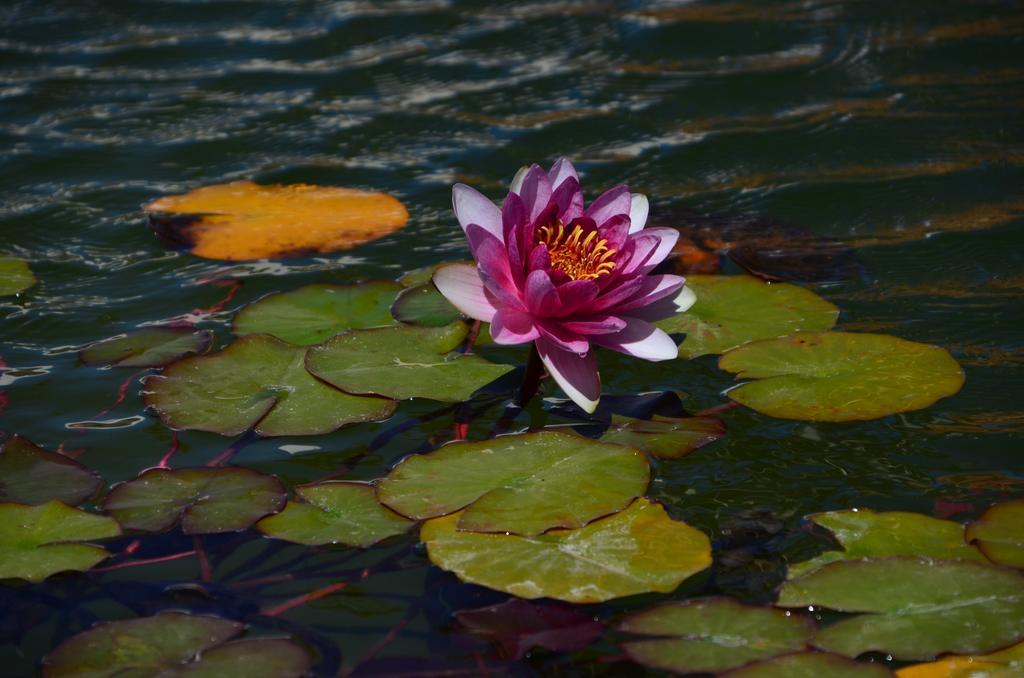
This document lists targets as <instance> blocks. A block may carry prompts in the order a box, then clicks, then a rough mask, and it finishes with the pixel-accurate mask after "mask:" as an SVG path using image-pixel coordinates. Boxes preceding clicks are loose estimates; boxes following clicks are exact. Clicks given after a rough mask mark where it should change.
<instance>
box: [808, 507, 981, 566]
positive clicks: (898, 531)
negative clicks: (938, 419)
mask: <svg viewBox="0 0 1024 678" xmlns="http://www.w3.org/2000/svg"><path fill="white" fill-rule="evenodd" d="M808 517H809V518H810V519H811V520H812V521H814V522H815V523H817V524H818V525H821V526H822V527H824V528H826V529H827V530H829V531H831V532H832V534H834V535H835V537H836V539H837V540H838V541H839V543H840V544H841V545H842V547H843V549H844V550H842V551H826V552H824V553H822V554H821V555H819V556H815V557H814V558H812V559H811V560H806V561H804V562H802V563H795V564H793V565H790V566H789V572H788V576H789V578H790V579H793V578H795V577H802V576H804V575H805V574H809V573H811V572H813V571H814V570H817V569H818V568H819V567H822V566H823V565H827V564H829V563H831V562H835V561H837V560H856V559H858V558H883V557H888V556H918V557H921V558H933V559H935V560H974V561H978V562H985V557H984V556H983V555H982V554H981V552H980V551H978V549H976V548H974V547H973V546H971V545H969V544H967V543H966V542H965V541H964V526H963V525H961V524H960V523H955V522H953V521H951V520H939V519H938V518H932V517H931V516H925V515H921V514H919V513H905V512H903V511H888V512H884V513H876V512H874V511H872V510H870V509H854V510H850V511H830V512H828V513H816V514H814V515H811V516H808Z"/></svg>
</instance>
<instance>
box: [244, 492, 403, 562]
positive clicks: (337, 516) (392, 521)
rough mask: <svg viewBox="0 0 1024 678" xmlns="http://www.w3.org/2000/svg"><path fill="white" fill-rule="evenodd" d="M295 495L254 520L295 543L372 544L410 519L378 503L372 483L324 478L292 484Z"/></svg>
mask: <svg viewBox="0 0 1024 678" xmlns="http://www.w3.org/2000/svg"><path fill="white" fill-rule="evenodd" d="M295 494H296V496H297V499H296V500H294V501H289V502H288V504H287V506H285V507H284V510H283V511H281V512H280V513H277V514H275V515H272V516H268V517H266V518H264V519H263V520H261V521H260V522H259V523H257V524H256V529H258V530H259V531H260V532H262V533H263V534H265V535H267V536H268V537H274V538H275V539H283V540H285V541H290V542H295V543H297V544H306V545H309V546H320V545H322V544H345V545H347V546H360V547H364V548H365V547H367V546H371V545H373V544H375V543H377V542H379V541H381V540H382V539H387V538H388V537H393V536H395V535H399V534H402V533H404V532H406V531H407V530H408V529H409V528H410V527H411V526H412V524H413V521H411V520H409V519H408V518H405V517H404V516H400V515H398V514H397V513H395V512H394V511H392V510H391V509H389V508H387V507H385V506H381V505H380V503H378V501H377V494H376V492H375V490H374V488H373V485H370V484H368V483H354V482H343V481H327V482H322V483H315V484H312V485H303V486H300V487H296V488H295Z"/></svg>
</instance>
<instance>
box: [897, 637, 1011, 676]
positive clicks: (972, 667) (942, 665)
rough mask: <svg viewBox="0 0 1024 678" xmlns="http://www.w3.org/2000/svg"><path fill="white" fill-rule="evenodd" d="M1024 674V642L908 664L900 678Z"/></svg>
mask: <svg viewBox="0 0 1024 678" xmlns="http://www.w3.org/2000/svg"><path fill="white" fill-rule="evenodd" d="M1020 675H1024V643H1017V644H1016V645H1013V646H1011V647H1008V648H1006V649H1005V650H999V651H998V652H992V653H991V654H974V655H971V654H967V655H959V654H953V655H946V656H945V657H942V658H941V659H939V660H938V661H934V662H928V663H927V664H914V665H912V666H906V667H904V668H902V669H900V670H899V671H897V672H896V676H897V678H1009V677H1010V676H1020Z"/></svg>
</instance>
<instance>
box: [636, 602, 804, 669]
mask: <svg viewBox="0 0 1024 678" xmlns="http://www.w3.org/2000/svg"><path fill="white" fill-rule="evenodd" d="M619 628H620V629H621V630H623V631H627V632H629V633H635V634H641V635H646V636H660V637H658V638H654V639H649V640H634V641H629V642H627V643H625V644H624V647H625V649H626V653H627V654H629V656H630V657H632V658H633V660H634V661H637V662H640V663H641V664H644V665H646V666H651V667H654V668H657V669H664V670H666V671H677V672H679V673H712V672H718V671H726V670H728V669H733V668H736V667H738V666H742V665H744V664H746V663H748V662H752V661H755V660H758V659H766V658H768V657H775V656H778V655H781V654H788V653H791V652H798V651H800V650H804V649H806V648H807V643H808V642H809V641H810V639H811V636H813V635H814V624H813V623H812V622H811V621H810V620H808V619H805V618H803V617H798V616H795V615H790V614H787V613H786V612H783V611H782V610H776V609H773V608H769V607H754V606H752V605H743V604H741V603H738V602H736V601H735V600H732V599H731V598H708V599H705V600H691V601H685V602H681V603H667V604H665V605H658V606H656V607H653V608H650V609H648V610H644V611H642V612H638V613H636V614H632V615H630V616H628V617H626V619H625V620H623V622H622V624H621V625H620V627H619Z"/></svg>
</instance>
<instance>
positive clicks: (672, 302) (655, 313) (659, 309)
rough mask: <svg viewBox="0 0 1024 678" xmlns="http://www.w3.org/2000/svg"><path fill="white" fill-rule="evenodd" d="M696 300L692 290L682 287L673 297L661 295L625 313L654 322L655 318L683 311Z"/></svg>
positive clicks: (661, 318) (662, 317)
mask: <svg viewBox="0 0 1024 678" xmlns="http://www.w3.org/2000/svg"><path fill="white" fill-rule="evenodd" d="M696 301H697V295H696V294H694V293H693V290H691V289H690V288H689V287H683V289H681V290H679V293H678V294H677V295H676V296H674V297H663V298H662V299H659V300H658V301H655V302H654V303H651V304H648V305H647V306H644V307H643V308H634V309H632V310H631V311H629V312H628V313H627V314H626V315H628V316H630V317H633V318H640V319H641V320H646V321H648V322H654V321H655V320H663V319H665V318H671V317H672V316H674V315H677V314H679V313H683V312H685V311H687V310H688V309H689V308H690V307H691V306H693V304H694V302H696Z"/></svg>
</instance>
